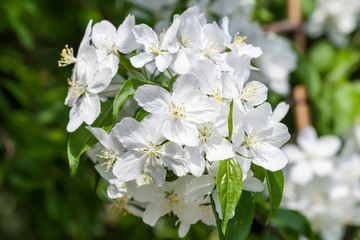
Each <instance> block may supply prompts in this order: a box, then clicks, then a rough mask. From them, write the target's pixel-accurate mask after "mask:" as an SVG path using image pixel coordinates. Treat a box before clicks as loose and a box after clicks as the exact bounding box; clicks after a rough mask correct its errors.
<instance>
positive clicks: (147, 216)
mask: <svg viewBox="0 0 360 240" xmlns="http://www.w3.org/2000/svg"><path fill="white" fill-rule="evenodd" d="M170 211H171V209H170V208H169V206H168V204H167V200H166V199H161V200H158V201H157V202H155V203H150V204H149V205H147V207H146V209H145V212H144V216H143V221H144V223H146V224H148V225H150V226H152V227H153V226H155V224H156V222H157V221H158V220H159V218H160V217H161V216H164V215H165V214H167V213H169V212H170Z"/></svg>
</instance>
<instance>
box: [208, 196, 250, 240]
mask: <svg viewBox="0 0 360 240" xmlns="http://www.w3.org/2000/svg"><path fill="white" fill-rule="evenodd" d="M211 206H212V209H213V212H214V216H215V220H216V225H217V227H218V232H219V239H220V240H233V239H234V240H235V239H236V240H242V239H246V238H247V236H248V235H249V233H250V230H251V225H252V223H253V219H254V215H255V201H254V197H253V195H252V193H251V192H248V191H243V193H242V195H241V198H240V200H239V202H238V204H237V206H236V208H235V216H234V217H233V218H232V219H230V220H229V222H228V226H227V230H226V233H225V235H224V234H223V233H222V230H221V219H220V218H219V215H218V213H217V211H216V209H215V203H214V201H213V199H212V197H211Z"/></svg>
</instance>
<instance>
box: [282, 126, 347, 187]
mask: <svg viewBox="0 0 360 240" xmlns="http://www.w3.org/2000/svg"><path fill="white" fill-rule="evenodd" d="M297 144H298V147H297V146H296V145H293V144H289V145H287V146H285V147H284V148H283V150H284V152H285V154H286V155H287V156H288V158H289V161H290V162H291V163H292V164H293V165H294V166H293V167H292V168H291V171H290V180H291V181H294V182H295V183H297V184H302V185H305V184H307V183H309V182H310V181H311V179H312V178H313V177H314V175H318V176H326V175H328V174H330V173H331V172H332V170H333V168H334V164H333V162H332V159H331V158H332V157H333V156H334V155H335V154H336V153H337V152H338V150H339V148H340V145H341V142H340V139H339V138H337V137H336V136H323V137H320V138H318V137H317V134H316V130H315V129H314V128H313V127H306V128H304V129H302V130H301V131H300V132H299V135H298V137H297Z"/></svg>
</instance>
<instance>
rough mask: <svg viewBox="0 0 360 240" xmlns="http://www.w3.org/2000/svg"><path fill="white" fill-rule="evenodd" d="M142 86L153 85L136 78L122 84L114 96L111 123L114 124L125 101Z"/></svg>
mask: <svg viewBox="0 0 360 240" xmlns="http://www.w3.org/2000/svg"><path fill="white" fill-rule="evenodd" d="M144 84H154V83H153V82H150V81H146V80H140V79H136V78H129V79H127V80H126V81H125V82H124V85H123V86H122V88H121V89H120V91H119V92H118V93H117V94H116V96H115V99H114V104H113V123H116V121H117V120H118V118H119V116H120V114H121V111H122V109H123V107H124V104H125V102H126V100H127V99H128V98H129V97H132V96H134V93H135V91H136V89H137V88H138V87H140V86H141V85H144Z"/></svg>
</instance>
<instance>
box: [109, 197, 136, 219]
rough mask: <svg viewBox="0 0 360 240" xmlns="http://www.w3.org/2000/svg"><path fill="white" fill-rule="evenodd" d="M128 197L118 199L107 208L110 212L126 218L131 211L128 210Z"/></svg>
mask: <svg viewBox="0 0 360 240" xmlns="http://www.w3.org/2000/svg"><path fill="white" fill-rule="evenodd" d="M127 203H128V197H127V195H124V196H122V197H121V198H117V199H115V200H114V201H113V203H111V204H110V205H108V206H107V209H108V211H110V212H116V213H118V214H123V215H124V216H126V215H127V214H128V213H130V211H129V210H128V209H127Z"/></svg>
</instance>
